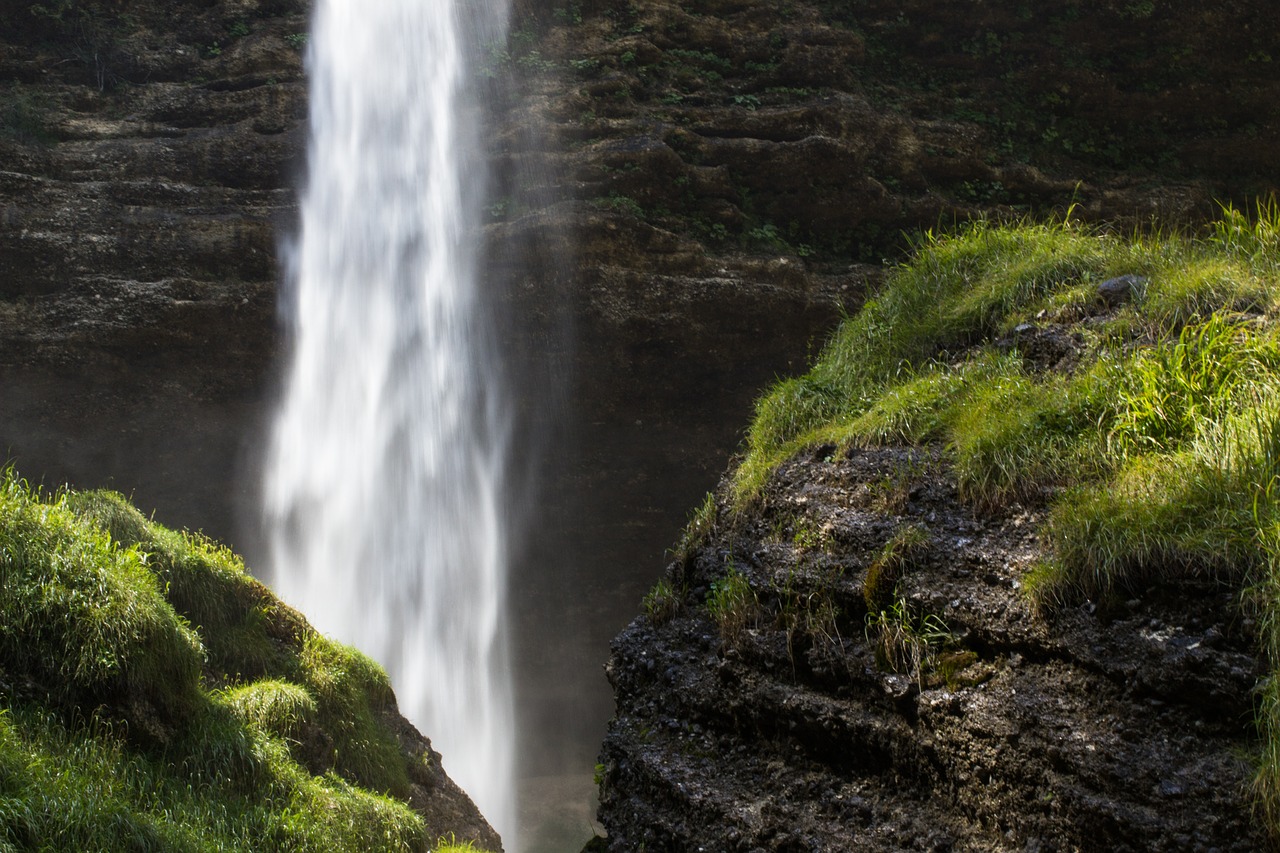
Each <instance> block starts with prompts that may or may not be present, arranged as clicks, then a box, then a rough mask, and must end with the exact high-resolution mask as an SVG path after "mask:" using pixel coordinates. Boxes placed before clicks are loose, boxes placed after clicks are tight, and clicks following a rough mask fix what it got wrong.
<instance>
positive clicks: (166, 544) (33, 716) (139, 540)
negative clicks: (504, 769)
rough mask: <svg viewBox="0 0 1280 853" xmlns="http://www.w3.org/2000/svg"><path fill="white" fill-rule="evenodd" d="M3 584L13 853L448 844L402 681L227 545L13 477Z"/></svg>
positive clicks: (2, 519)
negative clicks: (399, 727)
mask: <svg viewBox="0 0 1280 853" xmlns="http://www.w3.org/2000/svg"><path fill="white" fill-rule="evenodd" d="M0 588H2V589H3V593H4V594H3V596H0V674H2V676H3V680H4V683H5V685H6V687H5V689H4V692H3V693H0V840H3V844H0V849H13V848H16V849H21V850H27V849H30V850H53V849H65V850H140V851H147V850H155V851H174V850H177V851H183V850H191V851H221V850H228V851H232V850H234V851H259V850H279V851H317V853H319V851H324V853H328V851H371V850H377V851H402V850H403V851H409V850H422V849H426V848H427V846H428V842H429V839H430V838H433V837H435V836H434V835H430V834H429V827H427V826H426V825H425V824H424V822H423V819H422V818H421V817H420V816H419V815H418V814H416V813H415V812H414V811H412V810H411V809H410V808H409V806H408V805H407V803H406V802H405V799H406V798H407V797H408V795H409V789H410V781H409V779H410V776H411V774H412V773H413V772H414V767H413V763H414V762H415V761H419V760H421V759H415V758H411V757H410V755H408V754H407V753H405V752H402V751H401V749H400V748H399V745H398V743H397V740H396V737H395V735H394V733H393V732H392V730H391V729H390V728H389V726H388V722H385V721H387V720H389V719H390V718H391V717H393V715H394V712H395V708H394V696H393V695H392V692H391V687H390V684H389V682H388V680H387V676H386V673H385V672H383V671H382V669H381V668H380V667H378V666H377V664H375V663H374V662H373V661H372V660H370V659H369V658H368V657H366V656H365V655H363V654H361V653H360V652H358V651H356V650H355V649H352V648H349V647H346V646H343V645H340V644H337V643H334V642H332V641H330V640H328V639H326V638H324V637H321V636H320V635H319V634H317V633H315V631H313V630H312V629H311V628H310V626H309V625H307V623H306V621H305V620H304V619H302V617H301V616H300V615H298V614H297V613H295V612H294V611H292V610H290V609H289V608H287V607H285V606H284V605H283V604H281V603H280V602H279V601H277V600H276V599H275V597H274V596H273V595H271V593H270V592H269V591H268V590H267V589H266V588H265V587H264V586H262V585H261V584H260V583H258V582H257V581H256V580H254V579H253V578H251V577H249V576H248V574H247V573H246V572H245V571H244V566H243V564H242V563H241V562H240V560H239V558H238V557H236V556H235V555H234V554H232V553H231V552H230V551H227V550H226V549H225V548H222V547H220V546H218V545H216V544H214V543H212V542H210V541H208V540H207V539H205V538H203V537H201V536H198V535H191V534H185V533H177V532H174V531H171V530H167V529H165V528H163V527H161V526H160V525H157V524H154V523H153V522H151V521H149V520H148V519H146V518H145V517H144V516H142V515H141V514H140V513H138V512H137V510H135V509H134V508H133V507H132V506H130V505H129V504H128V502H127V501H125V500H124V499H123V498H122V497H120V496H119V495H116V494H114V493H110V492H87V493H75V492H60V493H56V494H43V493H40V492H39V491H38V490H35V489H32V488H31V487H30V486H28V485H27V484H26V483H25V482H24V481H23V480H21V479H20V478H19V477H18V476H17V475H16V474H15V473H14V472H13V471H12V470H5V471H4V472H3V474H0ZM228 637H229V638H230V639H228ZM210 650H217V651H210ZM6 845H7V846H6ZM459 849H467V848H466V847H465V845H460V846H459Z"/></svg>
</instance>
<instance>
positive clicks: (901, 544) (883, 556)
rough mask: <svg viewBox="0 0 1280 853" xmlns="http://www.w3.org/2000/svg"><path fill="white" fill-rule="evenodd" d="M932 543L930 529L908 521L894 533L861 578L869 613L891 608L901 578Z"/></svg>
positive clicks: (864, 600) (863, 596)
mask: <svg viewBox="0 0 1280 853" xmlns="http://www.w3.org/2000/svg"><path fill="white" fill-rule="evenodd" d="M928 547H929V531H928V530H926V529H925V528H924V527H922V526H920V525H918V524H908V525H905V526H904V527H902V528H901V529H899V530H898V531H897V532H896V533H894V534H893V537H892V538H890V539H889V541H888V542H886V543H885V544H884V547H882V548H881V549H880V553H879V554H877V555H876V557H875V559H874V560H872V561H871V565H869V566H868V567H867V574H866V577H865V578H863V581H862V600H863V602H864V603H865V604H866V606H867V612H868V613H879V612H880V611H882V610H887V609H889V608H890V607H891V606H892V605H893V602H894V599H895V598H896V597H897V586H898V581H899V580H901V579H902V575H903V574H904V573H905V572H906V570H907V569H908V568H910V566H911V563H912V562H914V561H915V560H917V559H919V558H920V556H922V555H923V554H924V553H925V552H926V551H927V549H928Z"/></svg>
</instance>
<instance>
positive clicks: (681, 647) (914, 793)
mask: <svg viewBox="0 0 1280 853" xmlns="http://www.w3.org/2000/svg"><path fill="white" fill-rule="evenodd" d="M1039 521H1040V518H1039V515H1038V513H1037V511H1035V510H1034V509H1028V508H1025V507H1014V508H1012V509H1009V510H1006V511H1002V512H1000V513H999V514H994V515H989V516H984V515H979V514H976V513H975V512H973V511H971V510H970V509H968V508H966V507H965V506H964V505H963V504H961V503H960V502H959V500H958V497H957V494H956V490H955V486H954V482H953V479H952V477H951V476H950V473H949V471H948V465H947V463H946V462H944V461H943V459H942V458H941V457H940V456H939V455H936V454H932V453H930V452H929V451H927V450H919V449H912V450H905V449H882V450H873V451H855V452H853V453H852V454H850V455H848V456H847V457H846V456H844V455H840V454H837V453H836V452H835V451H834V450H833V449H832V448H822V449H819V450H818V451H816V452H814V453H812V454H809V455H806V456H804V457H801V458H797V459H793V460H792V461H791V462H789V463H787V464H786V465H784V466H783V467H782V469H781V470H780V471H779V472H778V473H777V474H776V475H775V477H774V479H773V480H772V482H771V483H770V485H769V487H768V488H767V490H766V492H765V495H764V497H763V498H762V499H761V501H760V502H759V504H758V505H757V507H756V508H755V509H753V510H751V511H749V512H747V513H745V514H743V515H741V516H739V517H738V518H737V519H736V520H731V518H730V517H729V516H728V514H727V510H726V509H725V508H724V506H723V505H721V506H719V507H718V512H717V521H716V523H715V524H714V527H713V529H712V530H711V532H710V535H708V536H706V538H705V540H704V541H703V542H702V543H701V544H699V545H698V546H697V547H695V548H691V549H688V551H687V554H686V556H685V559H683V560H682V561H677V562H675V563H673V564H672V566H671V567H670V569H669V572H668V581H669V583H671V585H672V587H673V588H674V589H675V590H677V595H678V596H679V599H680V600H679V605H678V607H677V608H676V610H675V613H674V615H673V616H670V618H666V619H664V618H663V617H662V615H661V613H660V612H658V613H656V614H654V615H653V616H645V617H640V618H638V619H636V620H635V621H634V622H633V623H632V624H631V625H630V626H629V627H628V628H627V629H626V630H625V631H624V632H623V633H622V634H621V635H619V636H618V638H617V639H616V640H615V642H614V645H613V655H612V658H611V660H610V662H609V665H608V673H609V678H610V681H611V682H612V684H613V686H614V688H615V692H616V698H617V714H616V716H615V718H614V720H613V722H612V723H611V726H610V730H609V734H608V736H607V739H606V741H605V744H604V747H603V752H602V758H601V761H602V762H603V763H604V773H603V785H602V788H601V793H602V804H601V809H600V819H601V821H602V822H603V824H604V825H605V827H606V829H607V831H608V833H609V839H610V840H609V849H610V850H616V851H623V850H640V849H650V850H698V849H701V850H707V851H717V850H725V851H730V850H732V851H737V850H742V851H755V850H783V851H847V850H855V849H856V850H886V851H888V850H1040V851H1051V850H1063V851H1065V850H1117V851H1118V850H1188V851H1191V850H1199V851H1210V850H1220V851H1225V850H1241V851H1244V850H1259V849H1265V848H1266V838H1265V836H1264V835H1263V834H1262V831H1261V830H1260V829H1259V828H1258V826H1257V825H1256V824H1255V822H1254V821H1253V820H1252V819H1251V811H1250V800H1249V796H1248V794H1247V780H1248V778H1249V773H1250V771H1249V768H1248V766H1247V756H1248V755H1249V754H1250V752H1251V751H1252V750H1253V749H1255V748H1256V741H1255V734H1254V729H1253V723H1252V711H1251V706H1252V691H1253V689H1254V685H1255V684H1256V683H1257V680H1258V677H1259V675H1260V674H1261V668H1260V665H1259V662H1258V659H1257V658H1256V656H1255V654H1254V652H1253V648H1254V645H1253V643H1254V642H1255V641H1254V639H1253V638H1252V637H1251V636H1250V633H1251V626H1250V625H1249V624H1248V622H1247V621H1246V620H1242V619H1241V617H1240V616H1239V610H1238V607H1237V605H1236V602H1235V598H1234V596H1233V594H1232V593H1230V592H1228V591H1226V590H1223V589H1218V588H1215V587H1213V586H1212V585H1209V584H1204V585H1199V586H1195V585H1185V586H1182V587H1180V588H1176V589H1174V588H1166V589H1165V590H1164V591H1163V592H1161V593H1151V594H1149V595H1148V596H1147V597H1144V598H1141V599H1136V598H1135V599H1131V600H1129V601H1126V602H1123V603H1118V604H1115V605H1113V606H1111V607H1110V608H1105V609H1104V608H1099V607H1097V606H1095V605H1094V604H1092V603H1086V604H1084V605H1083V606H1073V607H1064V608H1062V609H1060V610H1058V611H1057V612H1054V613H1038V612H1036V611H1035V610H1034V609H1033V607H1032V605H1031V604H1030V602H1029V599H1028V598H1027V596H1026V595H1025V594H1024V593H1023V591H1022V590H1021V588H1020V587H1021V580H1022V578H1023V576H1024V574H1025V572H1026V571H1027V570H1028V568H1029V567H1030V566H1031V565H1032V564H1033V563H1034V561H1035V560H1036V559H1037V558H1038V557H1039V556H1040V554H1041V543H1040V541H1039V539H1038V537H1037V527H1038V523H1039ZM913 525H914V526H916V527H917V528H918V529H920V530H922V531H924V532H925V533H926V536H925V537H924V538H923V539H922V540H921V541H919V542H918V543H917V545H916V547H913V548H912V549H911V550H910V554H909V556H908V558H907V559H904V560H902V561H900V563H899V565H898V578H897V580H898V593H899V596H900V598H899V601H898V602H897V603H896V604H897V605H898V606H899V608H900V610H899V615H905V616H906V619H905V620H904V621H903V622H900V623H899V626H901V625H904V624H905V625H906V629H905V630H906V633H907V636H906V637H905V638H900V640H901V641H905V642H909V641H910V640H911V639H912V638H913V637H914V638H916V639H919V640H922V641H923V640H928V644H927V646H924V647H921V648H922V651H923V653H924V654H926V655H933V660H932V663H930V664H927V665H926V666H925V667H924V668H923V670H917V669H915V668H913V667H911V666H910V665H909V664H908V665H906V666H899V667H898V668H899V669H900V670H904V671H901V672H896V673H895V672H893V671H891V670H892V667H891V666H888V665H887V663H888V662H887V661H886V660H885V652H884V651H881V652H879V658H878V656H877V655H878V653H877V648H876V647H877V641H878V640H879V639H880V628H881V627H883V626H882V625H877V624H875V623H874V620H872V624H871V626H870V627H868V624H869V623H868V620H867V619H866V613H867V604H866V602H865V600H864V582H865V580H866V576H867V573H868V570H869V568H870V567H871V564H872V563H873V561H874V558H875V557H876V556H877V555H878V554H883V553H884V551H883V549H884V547H885V544H886V543H887V542H889V540H890V539H891V538H893V537H894V535H895V534H897V533H898V532H899V531H901V530H903V529H904V528H906V527H908V526H913ZM733 572H737V573H740V574H741V575H742V576H743V577H745V578H746V579H747V581H748V582H749V583H750V586H751V589H752V591H753V593H754V596H755V599H756V606H755V608H754V611H753V614H752V616H751V618H750V620H749V621H748V623H747V626H746V627H745V628H744V629H743V630H742V631H741V632H740V633H739V634H738V635H737V636H736V637H734V636H731V637H729V638H727V639H726V638H725V637H723V636H722V631H721V628H720V627H719V626H718V625H717V623H716V622H715V621H713V620H712V618H711V617H710V616H709V614H708V607H707V600H708V594H709V593H710V592H712V590H713V586H712V585H713V584H717V585H721V584H724V582H725V578H726V576H727V575H729V574H731V573H733ZM829 605H834V607H835V609H836V612H838V616H837V617H836V618H835V619H834V621H832V620H831V619H830V618H829V616H830V614H831V612H832V611H831V610H830V608H829ZM824 607H825V608H827V609H825V610H824ZM908 614H909V615H908ZM927 617H932V619H931V620H930V621H928V622H926V621H925V619H926V618H927ZM902 648H903V645H902V642H900V643H899V649H900V650H901V649H902ZM908 656H909V655H908Z"/></svg>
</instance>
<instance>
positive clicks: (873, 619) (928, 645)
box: [866, 599, 953, 683]
mask: <svg viewBox="0 0 1280 853" xmlns="http://www.w3.org/2000/svg"><path fill="white" fill-rule="evenodd" d="M866 631H867V638H868V639H869V640H870V641H871V643H872V645H873V646H874V648H875V656H876V665H877V666H878V667H880V668H881V669H882V670H884V671H886V672H896V673H899V674H901V675H909V676H911V677H912V678H913V679H916V680H917V681H920V682H921V683H923V680H924V677H925V675H926V674H927V673H928V671H929V670H931V669H932V668H933V666H934V661H935V659H936V656H937V654H938V652H939V651H941V650H942V649H944V648H946V647H947V646H948V645H949V644H950V643H951V642H952V641H953V638H952V635H951V630H950V629H949V628H948V627H947V624H946V623H945V622H943V621H942V619H941V618H940V617H938V616H935V615H933V614H923V615H916V614H913V613H912V612H911V609H910V607H908V605H907V603H906V602H905V601H903V600H902V599H898V600H896V601H894V602H893V603H892V604H890V605H889V606H888V607H887V608H884V609H881V610H876V611H870V612H868V613H867V627H866Z"/></svg>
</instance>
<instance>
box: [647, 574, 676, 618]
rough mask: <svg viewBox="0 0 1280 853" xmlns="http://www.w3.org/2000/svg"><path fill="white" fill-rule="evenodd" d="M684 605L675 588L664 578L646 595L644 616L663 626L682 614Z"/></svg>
mask: <svg viewBox="0 0 1280 853" xmlns="http://www.w3.org/2000/svg"><path fill="white" fill-rule="evenodd" d="M683 603H684V602H683V601H682V600H681V598H680V595H679V594H678V593H677V592H676V590H675V588H674V587H672V585H671V584H670V583H669V582H668V581H667V579H666V578H663V579H662V580H660V581H658V582H657V583H656V584H654V586H653V589H651V590H649V592H648V593H647V594H646V595H645V597H644V614H645V616H648V617H649V621H650V622H652V623H653V624H654V625H662V624H664V623H666V622H670V621H671V618H672V617H673V616H675V615H676V614H677V613H679V612H680V608H681V606H682V605H683Z"/></svg>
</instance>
